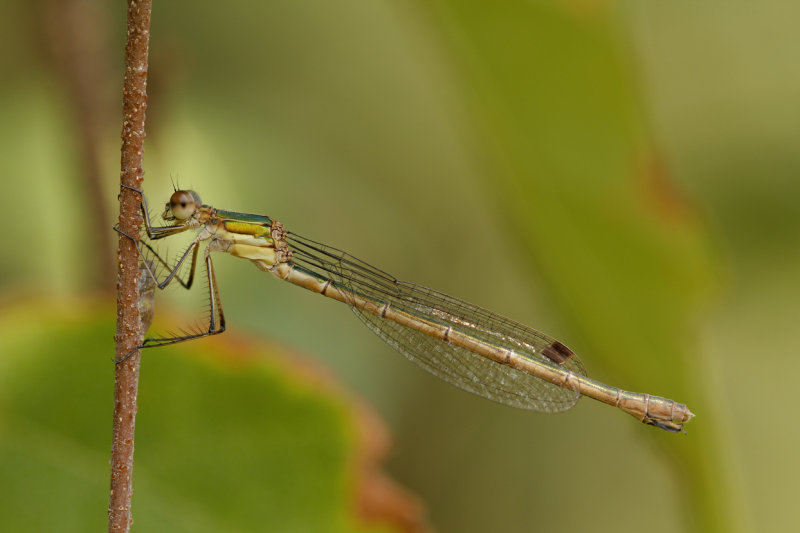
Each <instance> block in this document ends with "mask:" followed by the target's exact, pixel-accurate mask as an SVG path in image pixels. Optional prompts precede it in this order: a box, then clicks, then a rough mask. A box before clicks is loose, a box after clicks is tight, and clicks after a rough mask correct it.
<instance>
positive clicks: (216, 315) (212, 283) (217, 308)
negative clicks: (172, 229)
mask: <svg viewBox="0 0 800 533" xmlns="http://www.w3.org/2000/svg"><path fill="white" fill-rule="evenodd" d="M196 249H197V246H196V245H195V250H196ZM187 254H188V250H187V253H185V254H184V257H183V259H185V258H186V256H187ZM195 256H196V252H195ZM183 259H182V260H183ZM205 263H206V277H207V279H208V300H209V304H210V305H209V307H210V313H209V323H208V328H207V329H206V330H205V331H199V332H196V333H187V334H186V335H179V336H175V337H157V338H156V337H151V338H147V339H145V340H144V342H142V344H141V346H138V347H136V349H134V350H132V351H131V352H129V353H128V354H126V355H125V357H123V358H122V359H119V360H118V361H116V364H120V363H122V362H124V361H126V360H127V359H128V358H130V357H131V356H132V355H133V354H134V353H136V351H137V350H140V349H142V348H153V347H156V346H167V345H169V344H177V343H179V342H185V341H189V340H192V339H200V338H203V337H208V336H209V335H217V334H219V333H222V332H223V331H225V315H224V313H223V312H222V301H221V300H220V297H219V288H218V287H217V277H216V274H215V273H214V263H213V261H212V260H211V254H210V252H209V251H208V250H206V253H205Z"/></svg>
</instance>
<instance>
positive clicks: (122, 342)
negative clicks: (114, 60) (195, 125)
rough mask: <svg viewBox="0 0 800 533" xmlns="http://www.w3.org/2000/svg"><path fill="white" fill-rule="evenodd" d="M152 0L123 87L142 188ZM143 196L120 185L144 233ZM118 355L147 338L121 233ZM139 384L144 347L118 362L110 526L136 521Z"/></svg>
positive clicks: (129, 160) (129, 246)
mask: <svg viewBox="0 0 800 533" xmlns="http://www.w3.org/2000/svg"><path fill="white" fill-rule="evenodd" d="M150 10H151V0H128V23H127V28H128V34H127V42H126V44H125V84H124V89H123V97H122V98H123V100H122V110H123V116H124V117H123V123H122V158H121V163H122V165H121V166H122V171H121V174H120V183H121V184H122V185H126V186H128V187H133V188H136V189H141V186H142V176H143V174H144V170H143V169H142V151H143V149H142V145H143V143H144V136H145V134H144V119H145V110H146V108H147V53H148V48H149V43H150ZM140 203H141V197H140V196H139V195H138V194H136V193H135V192H134V191H131V190H130V189H125V188H122V189H121V193H120V214H119V227H120V229H121V230H122V231H123V232H125V233H127V234H128V235H139V227H140V225H141V222H142V221H141V217H140V216H139V206H140ZM117 261H118V263H119V271H118V275H119V277H118V281H117V333H116V335H115V337H114V339H115V341H116V344H117V347H116V354H117V359H118V360H119V359H122V358H123V357H124V356H125V355H126V354H128V353H130V352H131V350H134V349H135V348H136V347H137V346H139V345H140V344H141V342H142V335H143V332H142V330H141V326H140V318H139V309H138V300H139V291H138V289H137V280H138V277H139V268H138V254H137V250H136V246H135V243H133V242H132V241H131V240H130V239H128V238H126V237H123V236H121V237H120V239H119V248H118V252H117ZM138 386H139V353H138V352H137V353H135V354H134V355H133V357H130V358H129V359H127V360H126V361H125V362H124V363H121V364H118V365H117V366H116V372H115V385H114V436H113V442H112V444H111V497H110V500H109V507H108V531H109V532H112V531H114V532H120V531H123V532H127V531H129V530H130V525H131V496H132V494H133V487H132V485H131V476H132V473H133V435H134V428H135V425H136V396H137V392H138Z"/></svg>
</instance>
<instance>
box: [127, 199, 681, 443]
mask: <svg viewBox="0 0 800 533" xmlns="http://www.w3.org/2000/svg"><path fill="white" fill-rule="evenodd" d="M131 190H134V191H136V192H138V193H139V194H142V193H141V191H138V190H136V189H131ZM142 200H143V203H142V213H143V215H144V228H143V235H142V237H145V236H146V238H145V239H135V238H134V237H133V236H130V235H126V236H128V237H130V238H131V239H133V240H135V241H136V242H137V243H138V247H139V251H140V253H141V254H142V256H143V257H145V256H147V257H146V258H147V261H145V262H144V263H143V264H144V265H146V266H150V265H153V264H154V263H153V262H152V261H157V262H158V264H159V265H160V266H163V267H166V271H167V274H166V275H165V276H164V277H163V279H158V276H157V275H156V271H157V269H155V268H150V270H149V271H150V275H151V276H153V279H154V280H155V282H156V284H157V286H158V288H160V289H163V288H164V287H166V286H167V285H169V284H170V283H171V282H172V281H178V283H180V284H181V285H182V286H184V287H185V288H190V287H191V285H192V281H193V279H194V272H195V267H196V265H197V258H198V254H199V250H200V245H201V244H202V243H207V246H206V247H205V252H204V257H203V261H204V263H205V268H206V273H207V276H208V282H209V283H208V299H209V302H210V309H211V312H210V320H209V324H208V328H207V329H204V330H202V331H198V332H189V333H186V334H184V335H179V336H174V337H164V338H147V339H145V341H144V343H143V344H142V346H141V347H140V348H147V347H152V346H163V345H167V344H175V343H178V342H182V341H186V340H190V339H195V338H199V337H205V336H208V335H214V334H217V333H221V332H222V331H224V330H225V317H224V315H223V313H222V305H221V303H220V298H219V290H218V288H217V280H216V277H215V275H214V266H213V262H212V260H211V252H227V253H229V254H231V255H233V256H234V257H241V258H243V259H249V260H250V261H252V262H253V264H255V266H257V267H258V268H259V269H261V270H263V271H265V272H269V273H270V274H273V275H274V276H276V277H277V278H279V279H281V280H284V281H288V282H289V283H293V284H295V285H299V286H300V287H303V288H305V289H308V290H311V291H314V292H317V293H319V294H321V295H323V296H327V297H328V298H333V299H334V300H338V301H340V302H342V303H345V304H347V305H348V306H350V307H351V308H352V310H353V311H354V312H355V314H356V315H358V317H359V318H360V319H361V321H362V322H364V324H366V326H367V327H369V328H370V329H371V330H373V331H374V332H375V333H377V334H378V336H379V337H381V338H382V339H383V340H384V341H386V342H387V343H388V344H389V345H390V346H392V347H393V348H394V349H396V350H397V351H399V352H400V353H402V354H403V355H404V356H406V357H407V358H408V359H410V360H411V361H413V362H414V363H416V364H417V365H419V366H421V367H422V368H423V369H425V370H427V371H428V372H430V373H431V374H433V375H435V376H438V377H439V378H441V379H443V380H444V381H446V382H448V383H451V384H453V385H455V386H457V387H460V388H462V389H464V390H467V391H469V392H472V393H475V394H477V395H479V396H483V397H485V398H488V399H490V400H494V401H496V402H500V403H503V404H506V405H510V406H512V407H518V408H522V409H531V410H534V411H540V412H545V413H557V412H561V411H566V410H568V409H570V408H572V407H573V406H574V405H575V403H576V402H577V401H578V399H580V397H581V395H584V396H588V397H590V398H594V399H595V400H599V401H601V402H603V403H606V404H609V405H613V406H616V407H619V408H620V409H622V410H623V411H625V412H626V413H629V414H631V415H633V416H634V417H635V418H636V419H637V420H639V421H641V422H644V423H645V424H648V425H651V426H656V427H659V428H661V429H665V430H668V431H676V432H677V431H680V430H681V429H682V428H683V424H684V423H686V422H688V421H689V420H690V419H691V418H692V417H693V416H694V415H693V414H692V412H691V411H690V410H689V409H688V408H687V407H686V406H685V405H684V404H680V403H677V402H675V401H673V400H669V399H667V398H661V397H659V396H651V395H649V394H643V393H636V392H628V391H625V390H622V389H619V388H616V387H611V386H609V385H605V384H603V383H600V382H598V381H595V380H593V379H590V378H589V377H587V376H586V370H585V368H584V366H583V363H582V362H581V360H580V359H579V358H578V356H577V355H575V353H573V352H572V350H570V349H569V348H567V347H566V346H565V345H564V344H563V343H561V342H559V341H557V340H556V339H554V338H552V337H549V336H548V335H545V334H543V333H541V332H539V331H536V330H535V329H532V328H529V327H527V326H523V325H522V324H518V323H516V322H514V321H512V320H509V319H507V318H504V317H502V316H500V315H497V314H495V313H492V312H491V311H488V310H486V309H483V308H481V307H478V306H475V305H472V304H469V303H467V302H465V301H463V300H459V299H457V298H454V297H452V296H448V295H446V294H443V293H441V292H438V291H435V290H433V289H428V288H426V287H423V286H421V285H416V284H413V283H408V282H405V281H400V280H398V279H395V278H394V277H392V276H390V275H389V274H387V273H386V272H384V271H382V270H379V269H377V268H375V267H373V266H371V265H369V264H367V263H365V262H363V261H361V260H360V259H357V258H355V257H353V256H351V255H350V254H348V253H345V252H343V251H341V250H337V249H336V248H333V247H331V246H327V245H325V244H321V243H319V242H316V241H313V240H311V239H308V238H306V237H301V236H300V235H297V234H296V233H293V232H290V231H286V230H285V229H284V228H283V225H282V224H281V223H280V222H278V221H276V220H273V219H271V218H270V217H268V216H264V215H254V214H248V213H237V212H234V211H224V210H222V209H215V208H214V207H212V206H210V205H206V204H203V203H202V201H201V200H200V197H199V196H198V194H197V193H196V192H194V191H189V190H179V191H175V193H174V194H173V195H172V196H171V197H170V199H169V202H168V203H167V204H166V207H165V209H164V213H163V215H162V218H163V219H164V221H165V222H167V223H168V224H169V225H166V226H153V225H152V224H151V222H150V219H149V214H148V213H149V211H148V209H147V202H146V200H145V198H144V195H142ZM187 230H195V231H197V234H196V236H195V237H194V238H193V239H192V241H191V243H190V244H189V246H188V248H187V249H186V251H185V252H183V254H181V255H180V256H179V258H178V260H177V262H176V264H175V265H174V267H170V266H169V265H168V263H167V262H166V261H164V260H163V259H162V258H161V257H160V256H159V255H158V254H157V253H156V251H155V249H154V248H153V247H152V246H151V245H150V244H149V242H148V240H147V239H150V240H159V239H163V238H165V237H169V236H172V235H176V234H178V233H182V232H184V231H187ZM117 231H119V229H118V228H117ZM148 261H150V262H148ZM185 265H189V266H188V268H189V275H188V278H187V279H185V280H184V279H183V278H182V277H181V276H180V275H178V273H179V272H180V271H182V270H181V269H182V268H183V267H184V266H185ZM132 353H133V352H132ZM130 355H131V354H128V356H126V358H127V357H129V356H130ZM123 360H124V359H123ZM119 362H121V361H119Z"/></svg>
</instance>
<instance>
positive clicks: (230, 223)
mask: <svg viewBox="0 0 800 533" xmlns="http://www.w3.org/2000/svg"><path fill="white" fill-rule="evenodd" d="M222 225H223V226H224V227H225V229H226V230H228V232H230V233H238V234H239V235H252V236H254V237H263V236H269V228H268V227H265V226H261V225H259V224H251V223H249V222H236V221H235V220H225V221H223V223H222Z"/></svg>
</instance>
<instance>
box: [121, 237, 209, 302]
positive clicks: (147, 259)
mask: <svg viewBox="0 0 800 533" xmlns="http://www.w3.org/2000/svg"><path fill="white" fill-rule="evenodd" d="M114 231H116V232H117V233H119V234H120V235H124V236H125V237H127V238H129V239H130V240H132V241H133V242H134V244H135V245H136V249H137V250H138V251H139V259H141V261H142V262H143V263H144V267H145V268H146V270H147V272H148V273H149V274H150V276H151V277H152V279H153V281H155V282H156V285H157V286H158V288H159V289H164V288H165V287H166V286H167V285H169V284H170V282H171V281H172V280H173V279H176V280H177V281H178V283H179V284H180V285H181V286H182V287H183V288H185V289H190V288H191V287H192V282H193V281H194V272H195V267H196V266H197V253H198V250H199V246H198V243H199V239H195V240H194V241H192V243H191V244H189V246H188V247H187V248H186V251H185V252H184V253H183V255H182V256H181V258H180V259H179V260H178V262H177V263H176V264H175V267H174V268H173V267H170V266H169V263H167V261H166V260H165V259H164V258H162V257H161V256H160V255H159V253H158V252H157V251H156V250H155V249H154V248H153V247H152V246H150V244H149V243H148V242H146V241H144V240H142V239H138V240H137V239H135V238H134V237H132V236H131V235H128V234H127V233H125V232H124V231H122V230H121V229H119V228H118V227H117V226H114ZM142 247H144V248H146V249H147V251H149V253H150V255H148V254H147V253H145V251H143V249H142ZM190 252H192V262H191V267H190V268H189V279H188V280H186V281H184V280H183V278H181V277H180V276H178V275H177V274H178V271H179V270H180V269H181V267H182V266H183V264H184V262H185V261H186V258H187V257H189V253H190ZM152 258H155V259H156V260H157V261H158V263H159V265H160V266H162V267H164V268H165V269H166V270H167V271H168V274H167V276H166V277H165V278H164V280H159V279H158V276H157V275H156V273H155V272H154V270H155V268H154V267H153V264H152V261H151V259H152Z"/></svg>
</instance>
